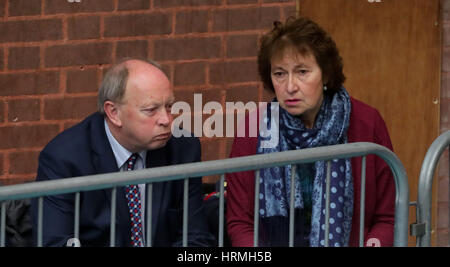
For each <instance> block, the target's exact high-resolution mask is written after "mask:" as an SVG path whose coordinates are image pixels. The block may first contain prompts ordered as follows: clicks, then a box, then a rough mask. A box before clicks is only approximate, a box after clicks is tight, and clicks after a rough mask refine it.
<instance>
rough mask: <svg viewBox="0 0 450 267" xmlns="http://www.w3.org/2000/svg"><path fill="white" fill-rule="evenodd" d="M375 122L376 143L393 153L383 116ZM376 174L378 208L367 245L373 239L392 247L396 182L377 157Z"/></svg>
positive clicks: (381, 160)
mask: <svg viewBox="0 0 450 267" xmlns="http://www.w3.org/2000/svg"><path fill="white" fill-rule="evenodd" d="M377 115H378V119H376V120H375V123H376V125H375V127H374V131H375V134H374V137H375V140H374V141H375V143H377V144H380V145H382V146H385V147H387V148H389V149H390V150H391V151H393V147H392V143H391V139H390V137H389V133H388V129H387V127H386V124H385V122H384V120H383V119H382V118H381V115H379V114H378V113H377ZM375 172H376V201H375V203H376V206H375V210H374V214H373V219H372V222H371V223H372V225H371V228H370V230H369V232H368V234H367V236H366V240H365V241H366V245H370V244H368V243H367V242H368V241H369V243H370V239H371V238H375V239H374V240H379V241H380V245H381V246H392V245H393V242H394V215H395V196H396V192H395V181H394V177H393V175H392V172H391V169H390V168H389V166H388V165H387V164H386V162H385V161H384V160H383V159H381V158H380V157H375Z"/></svg>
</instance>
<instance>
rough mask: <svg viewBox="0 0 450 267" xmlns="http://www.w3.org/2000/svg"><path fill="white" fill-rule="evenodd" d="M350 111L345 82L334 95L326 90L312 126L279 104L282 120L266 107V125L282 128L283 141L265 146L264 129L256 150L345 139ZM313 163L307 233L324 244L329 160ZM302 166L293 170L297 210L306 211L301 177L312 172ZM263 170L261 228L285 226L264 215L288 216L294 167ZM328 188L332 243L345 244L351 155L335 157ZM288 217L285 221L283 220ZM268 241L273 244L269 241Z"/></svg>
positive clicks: (350, 205)
mask: <svg viewBox="0 0 450 267" xmlns="http://www.w3.org/2000/svg"><path fill="white" fill-rule="evenodd" d="M275 101H276V100H275ZM269 105H270V104H269ZM272 106H275V105H272ZM350 110H351V104H350V96H349V95H348V93H347V91H346V90H345V88H343V87H342V88H341V90H340V91H339V92H337V93H336V94H334V95H333V96H327V95H324V100H323V103H322V106H321V108H320V111H319V113H318V115H317V118H316V121H315V124H314V127H313V128H312V129H308V128H306V127H305V125H304V124H303V123H302V121H301V120H300V119H299V118H298V117H295V116H293V115H291V114H289V113H288V112H287V111H286V110H284V109H283V108H281V107H280V108H279V125H277V123H270V118H271V115H270V112H271V108H270V107H268V108H267V109H266V111H265V112H264V115H263V116H264V123H267V127H265V128H267V129H270V131H271V132H273V131H274V128H271V127H279V133H280V135H279V142H278V145H276V146H274V147H271V148H266V147H262V146H261V141H263V140H264V136H267V133H261V132H260V134H259V135H258V150H257V154H266V153H273V152H280V151H287V150H294V149H304V148H312V147H320V146H327V145H335V144H343V143H346V142H347V130H348V126H349V122H350ZM261 136H263V137H261ZM313 164H314V170H315V171H313V174H312V175H314V177H313V185H312V192H311V194H312V211H311V212H312V214H311V222H310V227H311V229H308V233H310V234H309V244H308V245H309V246H313V247H317V246H323V245H324V243H325V239H324V236H325V192H326V182H325V181H326V162H325V161H317V162H315V163H313ZM302 168H305V165H302V164H299V165H297V171H296V174H295V209H296V210H302V209H303V208H304V202H305V201H304V200H303V199H302V193H301V192H302V188H301V184H302V183H301V182H300V179H302V177H301V175H300V174H301V173H308V171H302ZM309 173H311V172H309ZM260 175H261V176H260V183H261V186H260V188H261V191H260V216H261V229H262V230H264V228H266V229H282V228H283V229H287V226H285V225H284V226H275V227H274V225H271V226H268V225H264V222H265V223H267V222H274V220H264V219H270V218H271V217H272V218H275V217H277V218H288V217H289V212H288V211H289V199H290V190H291V189H290V188H291V184H290V177H291V166H290V165H289V166H284V167H283V166H282V167H274V168H267V169H262V170H261V171H260ZM330 188H331V194H330V228H329V245H330V246H347V245H348V241H349V236H350V229H351V220H352V215H353V180H352V170H351V164H350V160H349V159H335V160H332V161H331V186H330ZM275 221H276V222H277V224H278V223H279V222H281V221H280V220H275ZM288 221H289V220H282V224H285V223H287V222H288ZM308 224H309V223H308ZM296 225H298V223H297V224H296ZM296 227H298V226H296ZM296 232H297V230H296ZM274 234H276V233H274ZM267 244H269V245H270V242H269V243H266V245H267ZM286 244H287V243H286Z"/></svg>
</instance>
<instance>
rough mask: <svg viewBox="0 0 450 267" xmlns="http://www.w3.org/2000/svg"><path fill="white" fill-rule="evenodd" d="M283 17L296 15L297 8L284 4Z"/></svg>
mask: <svg viewBox="0 0 450 267" xmlns="http://www.w3.org/2000/svg"><path fill="white" fill-rule="evenodd" d="M282 10H283V13H284V18H288V17H296V15H297V8H296V7H295V6H285V7H283V9H282Z"/></svg>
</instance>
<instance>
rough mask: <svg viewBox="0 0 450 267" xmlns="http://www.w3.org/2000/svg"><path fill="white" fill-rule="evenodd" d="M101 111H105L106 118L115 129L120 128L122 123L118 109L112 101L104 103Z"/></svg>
mask: <svg viewBox="0 0 450 267" xmlns="http://www.w3.org/2000/svg"><path fill="white" fill-rule="evenodd" d="M103 109H104V110H105V114H106V117H108V119H109V120H110V121H111V122H112V123H113V124H114V125H115V126H117V127H122V121H121V120H120V116H119V112H120V110H119V107H118V104H117V103H114V102H112V101H109V100H107V101H105V103H103Z"/></svg>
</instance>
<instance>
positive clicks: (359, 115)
mask: <svg viewBox="0 0 450 267" xmlns="http://www.w3.org/2000/svg"><path fill="white" fill-rule="evenodd" d="M351 103H352V111H351V114H350V126H349V129H348V138H349V141H350V142H362V141H366V142H376V143H379V142H380V141H383V140H379V139H380V138H381V139H385V138H389V133H388V130H387V127H386V123H385V122H384V119H383V117H382V116H381V114H380V112H379V111H378V110H377V109H376V108H374V107H372V106H370V105H368V104H366V103H364V102H362V101H361V100H358V99H356V98H353V97H352V98H351Z"/></svg>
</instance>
